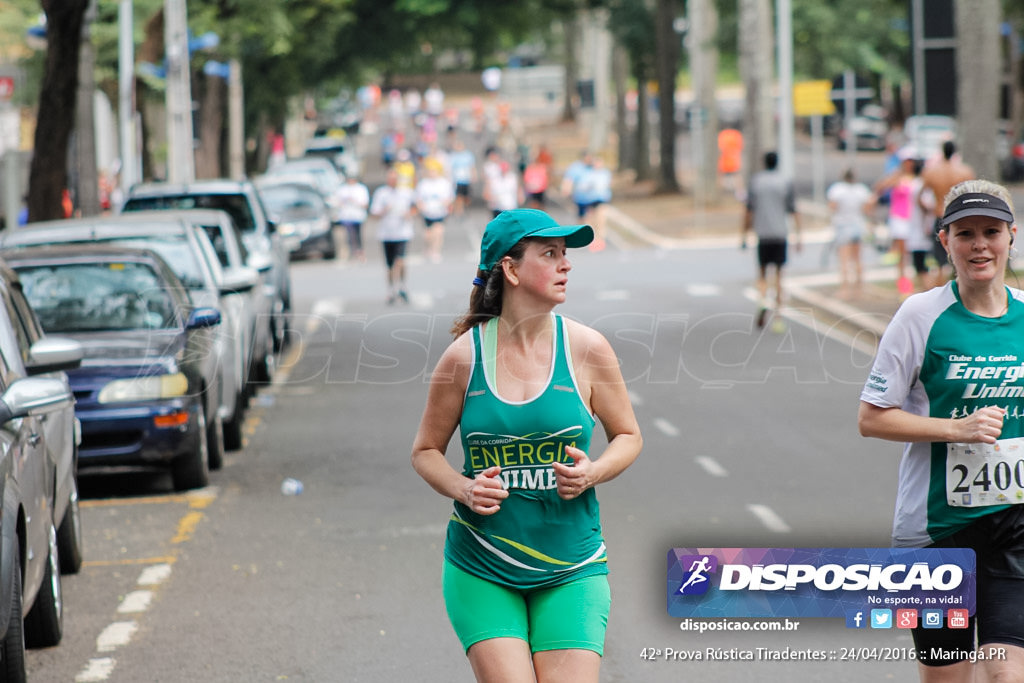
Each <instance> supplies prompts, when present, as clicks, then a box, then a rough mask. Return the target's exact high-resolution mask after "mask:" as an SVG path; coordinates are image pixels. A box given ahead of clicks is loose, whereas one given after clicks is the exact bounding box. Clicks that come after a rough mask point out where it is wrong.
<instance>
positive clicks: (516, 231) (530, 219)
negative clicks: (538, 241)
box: [480, 209, 594, 271]
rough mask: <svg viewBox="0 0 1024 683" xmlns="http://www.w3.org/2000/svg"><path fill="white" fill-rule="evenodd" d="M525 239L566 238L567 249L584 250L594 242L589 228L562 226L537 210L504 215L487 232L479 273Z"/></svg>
mask: <svg viewBox="0 0 1024 683" xmlns="http://www.w3.org/2000/svg"><path fill="white" fill-rule="evenodd" d="M524 237H564V238H565V246H567V247H573V248H576V247H585V246H587V245H588V244H590V243H591V242H592V241H593V240H594V229H593V228H592V227H590V226H589V225H559V224H558V221H556V220H555V219H554V218H552V217H551V216H549V215H548V214H547V213H545V212H543V211H539V210H537V209H510V210H508V211H502V212H501V213H499V214H498V216H497V217H496V218H495V219H494V220H492V221H491V222H490V223H488V224H487V228H486V229H485V230H484V237H483V239H482V240H481V241H480V270H483V271H489V270H490V269H491V268H493V267H494V265H495V264H496V263H497V262H498V261H500V260H501V259H502V257H504V256H505V254H507V253H508V250H509V249H511V248H512V247H514V246H515V244H516V242H518V241H519V240H521V239H523V238H524Z"/></svg>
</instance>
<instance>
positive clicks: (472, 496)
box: [462, 465, 508, 515]
mask: <svg viewBox="0 0 1024 683" xmlns="http://www.w3.org/2000/svg"><path fill="white" fill-rule="evenodd" d="M500 473H501V468H500V467H498V466H497V465H495V466H494V467H488V468H487V469H486V470H483V471H482V472H480V473H478V474H477V475H476V477H474V478H473V479H470V480H468V485H467V486H466V489H465V491H464V493H463V495H462V502H463V503H464V504H465V505H466V507H468V508H469V509H470V510H472V511H473V512H475V513H477V514H478V515H493V514H494V513H495V512H497V511H498V510H499V509H500V508H501V501H503V500H505V499H506V498H508V491H506V490H505V489H504V487H503V486H502V481H501V477H499V476H498V475H499V474H500Z"/></svg>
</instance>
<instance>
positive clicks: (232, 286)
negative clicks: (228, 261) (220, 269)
mask: <svg viewBox="0 0 1024 683" xmlns="http://www.w3.org/2000/svg"><path fill="white" fill-rule="evenodd" d="M259 277H260V276H259V273H257V272H256V269H254V268H247V267H244V266H243V267H241V268H229V269H227V270H225V271H224V278H223V279H222V280H221V283H220V293H221V294H241V293H243V292H248V291H251V290H252V288H253V287H255V286H256V283H257V282H259Z"/></svg>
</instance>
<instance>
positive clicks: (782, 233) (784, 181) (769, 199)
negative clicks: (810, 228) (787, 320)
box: [741, 152, 802, 327]
mask: <svg viewBox="0 0 1024 683" xmlns="http://www.w3.org/2000/svg"><path fill="white" fill-rule="evenodd" d="M778 166H779V155H778V154H777V153H775V152H767V153H766V154H765V155H764V170H763V171H758V172H757V173H755V174H754V175H753V176H752V177H751V178H750V187H749V188H748V190H747V210H746V212H745V213H744V216H743V234H742V242H741V246H742V248H744V249H746V248H747V233H749V232H750V231H751V230H753V232H754V234H756V235H757V266H758V271H757V272H758V276H757V293H758V296H759V297H760V302H759V310H758V312H757V326H758V327H764V323H765V319H766V317H767V315H768V308H769V303H768V271H769V269H772V270H773V271H774V278H773V284H774V286H775V310H776V311H778V310H779V309H781V308H782V299H783V297H782V267H783V266H784V265H786V258H787V251H788V246H789V218H790V217H792V220H793V228H794V231H795V233H796V241H795V243H794V246H795V247H796V250H797V251H798V252H799V251H800V249H801V248H802V243H801V241H800V214H798V213H797V212H796V195H795V193H794V191H793V182H792V181H791V180H789V179H788V178H786V177H785V176H783V175H782V172H781V171H779V168H778Z"/></svg>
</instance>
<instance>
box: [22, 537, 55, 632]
mask: <svg viewBox="0 0 1024 683" xmlns="http://www.w3.org/2000/svg"><path fill="white" fill-rule="evenodd" d="M47 535H48V537H49V541H50V543H49V545H50V548H49V554H48V557H47V558H46V569H45V571H44V572H43V582H42V584H41V585H40V586H39V592H38V593H36V601H35V602H34V603H33V604H32V609H31V610H29V613H28V614H27V615H26V616H25V645H26V646H27V647H52V646H54V645H56V644H58V643H59V642H60V638H61V636H62V635H63V634H64V599H63V597H62V595H61V590H60V552H59V551H58V550H57V529H56V528H55V527H54V526H53V522H52V521H51V522H50V530H49V533H48V534H47Z"/></svg>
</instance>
